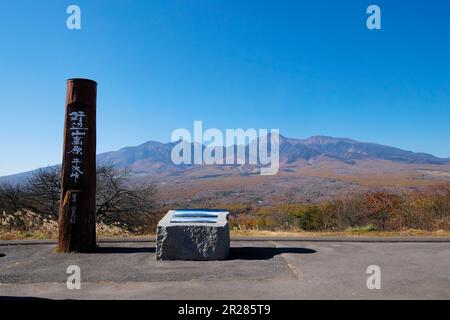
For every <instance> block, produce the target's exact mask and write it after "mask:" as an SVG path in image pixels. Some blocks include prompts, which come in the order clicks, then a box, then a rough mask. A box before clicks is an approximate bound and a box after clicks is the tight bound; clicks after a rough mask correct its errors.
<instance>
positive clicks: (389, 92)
mask: <svg viewBox="0 0 450 320" xmlns="http://www.w3.org/2000/svg"><path fill="white" fill-rule="evenodd" d="M70 4H77V5H79V6H80V8H81V12H82V29H81V30H68V29H67V28H66V19H67V17H68V15H67V14H66V8H67V6H69V5H70ZM370 4H377V5H379V6H380V7H381V10H382V30H380V31H370V30H368V29H367V28H366V19H367V14H366V8H367V6H368V5H370ZM0 39H1V50H0V98H1V107H0V108H1V115H2V125H1V126H0V136H1V137H2V139H1V155H0V175H6V174H12V173H16V172H21V171H26V170H31V169H34V168H37V167H41V166H47V165H51V164H56V163H59V162H60V161H61V157H62V156H61V153H62V130H63V118H64V101H65V85H66V79H67V78H72V77H86V78H91V79H94V80H96V81H97V82H98V83H99V87H98V114H97V116H98V128H97V130H98V141H97V145H98V151H99V152H104V151H111V150H115V149H118V148H121V147H124V146H129V145H138V144H140V143H143V142H145V141H148V140H157V141H162V142H167V141H169V139H170V134H171V133H172V131H173V130H174V129H176V128H188V129H189V130H191V131H192V130H193V121H194V120H202V121H203V125H204V127H205V128H219V129H223V130H224V129H226V128H267V129H271V128H279V129H280V132H281V134H283V135H285V136H289V137H297V138H305V137H308V136H311V135H330V136H336V137H349V138H353V139H356V140H361V141H369V142H377V143H382V144H387V145H392V146H396V147H400V148H403V149H408V150H413V151H422V152H428V153H432V154H435V155H437V156H442V157H450V144H449V141H450V2H449V1H446V0H432V1H404V0H396V1H393V0H390V1H379V0H373V1H362V0H353V1H349V0H345V1H344V0H342V1H337V0H336V1H323V0H319V1H300V0H292V1H285V0H277V1H275V0H273V1H272V0H239V1H238V0H208V1H206V0H195V1H192V0H190V1H188V0H183V1H181V0H180V1H174V0H152V1H149V0H145V1H144V0H143V1H110V0H108V1H100V0H99V1H81V0H72V1H62V0H54V1H51V0H44V1H22V0H17V1H11V2H6V1H3V2H2V9H1V10H0Z"/></svg>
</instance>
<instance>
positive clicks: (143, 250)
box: [95, 247, 155, 254]
mask: <svg viewBox="0 0 450 320" xmlns="http://www.w3.org/2000/svg"><path fill="white" fill-rule="evenodd" d="M154 252H155V247H138V248H133V247H98V248H97V251H96V252H95V253H109V254H114V253H115V254H121V253H154Z"/></svg>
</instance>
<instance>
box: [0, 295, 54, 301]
mask: <svg viewBox="0 0 450 320" xmlns="http://www.w3.org/2000/svg"><path fill="white" fill-rule="evenodd" d="M15 300H21V301H24V300H25V301H28V300H50V299H46V298H38V297H20V296H17V297H15V296H0V301H15Z"/></svg>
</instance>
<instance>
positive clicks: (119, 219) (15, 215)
mask: <svg viewBox="0 0 450 320" xmlns="http://www.w3.org/2000/svg"><path fill="white" fill-rule="evenodd" d="M129 177H130V174H129V171H128V170H127V169H117V168H114V167H113V166H100V167H98V168H97V191H96V213H97V222H99V223H104V224H106V225H112V226H117V227H119V228H121V229H125V230H128V231H139V230H140V229H141V228H143V227H144V226H146V225H148V224H149V223H154V221H153V220H154V219H155V218H154V210H155V208H156V204H157V200H156V195H157V189H156V187H155V185H154V184H151V183H147V184H140V185H138V184H132V183H131V182H130V180H129ZM60 197H61V169H60V168H59V167H50V168H46V169H41V170H39V171H37V172H36V173H35V174H33V175H32V176H31V177H30V178H29V179H27V180H26V181H25V182H23V183H16V184H13V183H8V182H4V183H1V184H0V219H1V221H0V226H2V227H3V228H9V229H10V230H12V229H15V230H22V231H27V230H28V229H30V228H33V227H39V225H40V224H42V223H43V222H47V221H57V220H58V216H59V206H60Z"/></svg>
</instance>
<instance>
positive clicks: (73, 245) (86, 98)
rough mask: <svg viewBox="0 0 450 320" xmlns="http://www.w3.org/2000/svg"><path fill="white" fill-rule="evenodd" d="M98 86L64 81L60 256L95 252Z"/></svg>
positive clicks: (88, 81) (91, 82)
mask: <svg viewBox="0 0 450 320" xmlns="http://www.w3.org/2000/svg"><path fill="white" fill-rule="evenodd" d="M96 108H97V83H96V82H95V81H92V80H88V79H69V80H67V96H66V114H65V122H64V148H63V152H64V153H63V162H62V174H61V179H62V181H61V206H60V212H59V239H58V250H59V251H60V252H94V251H95V249H96V246H97V245H96V233H95V188H96Z"/></svg>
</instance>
